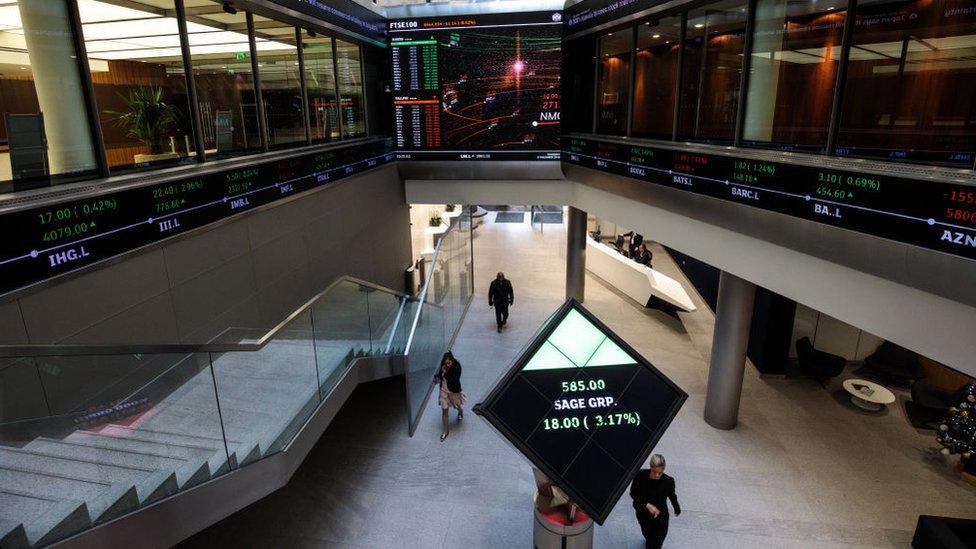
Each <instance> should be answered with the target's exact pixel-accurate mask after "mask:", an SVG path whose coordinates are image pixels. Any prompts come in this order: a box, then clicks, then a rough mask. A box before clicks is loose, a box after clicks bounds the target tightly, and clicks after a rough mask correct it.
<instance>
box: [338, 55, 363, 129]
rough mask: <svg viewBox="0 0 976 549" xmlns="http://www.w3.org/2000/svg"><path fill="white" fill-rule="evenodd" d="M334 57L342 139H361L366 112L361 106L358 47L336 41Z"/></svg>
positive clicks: (360, 64) (361, 76) (361, 80)
mask: <svg viewBox="0 0 976 549" xmlns="http://www.w3.org/2000/svg"><path fill="white" fill-rule="evenodd" d="M336 57H337V59H338V60H337V67H338V69H339V98H340V99H339V106H340V107H341V108H340V110H339V115H340V116H341V117H342V134H343V135H342V137H343V139H351V138H353V137H363V136H365V135H366V110H365V107H364V104H363V100H364V98H363V68H362V61H361V60H360V58H359V45H358V44H354V43H352V42H346V41H343V40H339V39H336Z"/></svg>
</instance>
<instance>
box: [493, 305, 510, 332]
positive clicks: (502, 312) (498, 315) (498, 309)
mask: <svg viewBox="0 0 976 549" xmlns="http://www.w3.org/2000/svg"><path fill="white" fill-rule="evenodd" d="M506 321H508V305H507V304H506V305H499V304H497V303H496V304H495V322H497V323H498V327H499V328H501V327H502V324H504V323H505V322H506Z"/></svg>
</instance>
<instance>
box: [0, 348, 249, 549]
mask: <svg viewBox="0 0 976 549" xmlns="http://www.w3.org/2000/svg"><path fill="white" fill-rule="evenodd" d="M0 376H2V377H3V379H4V389H3V391H4V399H3V400H4V402H3V405H2V408H3V417H2V418H0V516H2V517H3V518H4V519H5V520H6V521H9V522H14V523H20V524H23V525H24V527H25V529H26V531H27V536H28V541H29V542H30V543H31V544H39V545H44V544H48V543H52V542H55V541H57V540H59V539H62V538H65V537H67V536H70V535H72V534H74V533H76V532H78V531H80V530H84V529H86V528H88V527H91V526H93V525H95V524H98V523H101V522H105V521H108V520H111V519H114V518H117V517H119V516H122V515H124V514H126V513H128V512H131V511H134V510H136V509H138V508H140V507H142V506H145V505H148V504H150V503H153V502H155V501H157V500H159V499H161V498H163V497H166V496H169V495H172V494H175V493H177V492H179V491H181V490H184V489H187V488H190V487H192V486H195V485H197V484H200V483H202V482H205V481H207V480H209V479H211V478H213V477H215V476H217V475H220V474H223V473H225V472H227V471H229V470H230V468H231V467H232V465H233V463H232V459H231V458H230V457H229V455H228V453H227V447H226V445H225V441H224V438H223V431H222V429H221V424H220V415H219V413H218V405H217V399H216V394H215V391H214V385H213V375H212V372H211V369H210V361H209V357H208V355H207V354H191V355H152V356H147V355H120V356H72V357H40V358H36V359H18V360H15V361H12V362H6V363H5V367H4V368H3V369H2V370H0ZM12 381H17V385H15V386H8V385H7V383H8V382H12ZM15 387H16V389H15ZM14 390H17V391H19V390H24V391H28V392H29V393H30V394H29V395H24V396H29V397H30V398H31V399H37V402H35V403H33V406H26V405H25V400H24V399H22V398H19V397H15V398H13V399H10V400H8V398H7V397H8V396H11V394H12V393H13V391H14Z"/></svg>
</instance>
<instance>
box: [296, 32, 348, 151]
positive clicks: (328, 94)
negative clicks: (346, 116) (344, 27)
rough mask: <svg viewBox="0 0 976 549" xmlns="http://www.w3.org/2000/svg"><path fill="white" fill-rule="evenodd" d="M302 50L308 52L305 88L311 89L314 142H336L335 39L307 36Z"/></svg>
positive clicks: (309, 100) (337, 125)
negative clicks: (333, 48)
mask: <svg viewBox="0 0 976 549" xmlns="http://www.w3.org/2000/svg"><path fill="white" fill-rule="evenodd" d="M302 47H303V48H305V50H304V54H305V86H306V87H307V88H308V113H309V116H310V118H311V124H312V128H311V130H312V142H324V141H337V140H338V139H339V137H340V136H339V120H338V114H337V112H338V111H337V109H336V82H335V64H334V60H333V59H332V38H329V37H322V36H304V37H303V38H302Z"/></svg>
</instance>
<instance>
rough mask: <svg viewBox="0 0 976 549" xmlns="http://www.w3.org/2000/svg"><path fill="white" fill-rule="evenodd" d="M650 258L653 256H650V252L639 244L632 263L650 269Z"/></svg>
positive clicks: (643, 245) (645, 246)
mask: <svg viewBox="0 0 976 549" xmlns="http://www.w3.org/2000/svg"><path fill="white" fill-rule="evenodd" d="M652 257H654V256H653V255H651V251H650V250H648V249H647V245H645V244H643V243H641V245H640V246H638V247H637V253H635V254H634V261H636V262H638V263H640V264H641V265H644V266H645V267H650V266H651V258H652Z"/></svg>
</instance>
